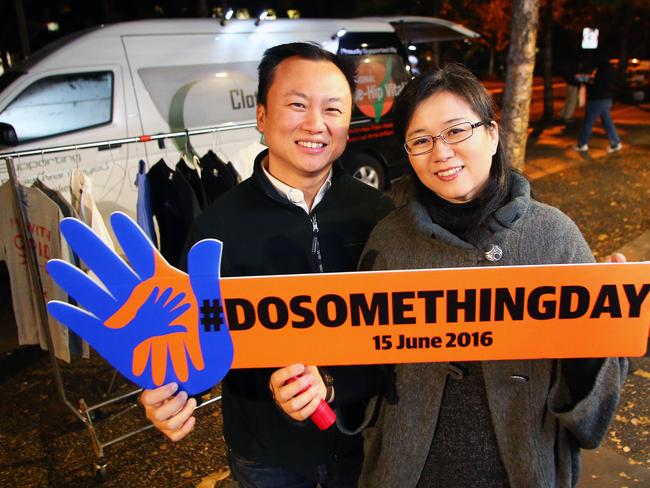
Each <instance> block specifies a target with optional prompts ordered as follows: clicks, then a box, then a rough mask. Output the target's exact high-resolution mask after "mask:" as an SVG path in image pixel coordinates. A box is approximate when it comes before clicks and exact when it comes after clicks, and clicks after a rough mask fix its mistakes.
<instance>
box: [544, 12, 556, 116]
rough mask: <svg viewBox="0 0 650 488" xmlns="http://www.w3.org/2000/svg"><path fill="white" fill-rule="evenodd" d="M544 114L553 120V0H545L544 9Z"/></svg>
mask: <svg viewBox="0 0 650 488" xmlns="http://www.w3.org/2000/svg"><path fill="white" fill-rule="evenodd" d="M544 28H545V32H544V115H543V116H542V117H543V119H544V120H545V121H547V122H550V121H552V120H553V116H554V110H553V0H546V9H545V10H544Z"/></svg>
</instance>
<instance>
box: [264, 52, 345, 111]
mask: <svg viewBox="0 0 650 488" xmlns="http://www.w3.org/2000/svg"><path fill="white" fill-rule="evenodd" d="M293 57H296V58H300V59H308V60H310V61H329V62H330V63H332V64H334V65H335V66H336V67H337V68H338V69H339V70H341V73H343V76H345V79H346V80H347V82H348V85H350V93H352V95H353V96H354V89H355V87H356V82H355V80H354V78H355V76H356V74H357V69H356V66H355V65H354V63H353V62H352V61H350V60H349V59H348V58H345V57H343V56H337V55H336V54H333V53H331V52H329V51H326V50H325V49H322V48H321V47H320V46H319V45H318V44H315V43H309V42H291V43H288V44H280V45H279V46H274V47H271V48H269V49H267V50H266V51H264V55H263V56H262V60H261V61H260V64H259V66H258V67H257V74H258V78H259V82H258V85H257V103H258V105H266V97H267V95H268V93H269V89H270V88H271V84H273V78H274V76H275V70H276V69H277V67H278V65H279V64H280V63H281V62H282V61H284V60H285V59H288V58H293Z"/></svg>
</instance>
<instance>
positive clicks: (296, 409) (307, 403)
mask: <svg viewBox="0 0 650 488" xmlns="http://www.w3.org/2000/svg"><path fill="white" fill-rule="evenodd" d="M292 378H296V380H295V381H291V382H287V381H288V380H290V379H292ZM269 388H270V389H271V394H272V395H273V399H274V400H275V403H276V404H277V405H278V407H280V409H282V411H283V412H284V413H286V414H287V415H288V416H289V417H291V418H292V419H294V420H298V421H300V422H302V421H305V420H307V419H308V418H309V417H311V415H312V414H313V413H314V411H315V410H316V408H317V407H318V405H319V404H320V402H321V400H324V399H325V394H326V392H327V388H326V387H325V383H324V382H323V378H322V377H321V375H320V373H319V372H318V368H317V367H316V366H305V365H303V364H292V365H291V366H287V367H285V368H282V369H278V370H277V371H275V372H274V373H273V374H272V375H271V379H270V381H269Z"/></svg>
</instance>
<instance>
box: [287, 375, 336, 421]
mask: <svg viewBox="0 0 650 488" xmlns="http://www.w3.org/2000/svg"><path fill="white" fill-rule="evenodd" d="M300 376H301V375H299V376H294V377H293V378H289V379H288V380H287V384H288V383H293V382H294V381H296V380H297V379H298V378H299V377H300ZM308 389H309V387H307V388H305V389H304V390H302V391H300V392H299V393H298V395H300V394H301V393H304V392H305V391H307V390H308ZM309 418H310V419H311V420H312V422H314V424H316V427H318V428H319V429H320V430H326V429H329V428H330V427H331V426H332V424H333V423H334V422H336V414H335V413H334V410H332V407H330V406H329V404H328V403H327V402H326V401H325V400H323V399H322V398H321V400H320V403H319V404H318V407H316V410H314V413H312V414H311V416H310V417H309Z"/></svg>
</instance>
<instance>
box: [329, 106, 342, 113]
mask: <svg viewBox="0 0 650 488" xmlns="http://www.w3.org/2000/svg"><path fill="white" fill-rule="evenodd" d="M327 111H328V112H335V113H338V114H342V113H343V111H342V110H341V109H340V108H337V107H329V108H328V109H327Z"/></svg>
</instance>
